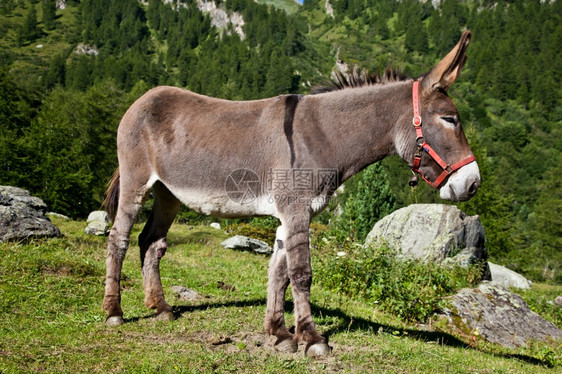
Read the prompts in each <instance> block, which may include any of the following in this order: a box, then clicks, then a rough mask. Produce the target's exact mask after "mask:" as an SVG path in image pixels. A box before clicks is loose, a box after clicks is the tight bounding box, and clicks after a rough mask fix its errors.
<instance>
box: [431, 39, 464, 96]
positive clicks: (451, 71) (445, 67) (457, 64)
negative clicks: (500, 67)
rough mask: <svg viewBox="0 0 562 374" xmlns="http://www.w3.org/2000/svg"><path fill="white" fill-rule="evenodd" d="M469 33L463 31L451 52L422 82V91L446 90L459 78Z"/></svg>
mask: <svg viewBox="0 0 562 374" xmlns="http://www.w3.org/2000/svg"><path fill="white" fill-rule="evenodd" d="M471 35H472V34H471V33H470V31H468V30H467V31H465V32H464V33H463V34H462V36H461V39H460V40H459V42H458V43H457V45H456V46H455V48H453V49H452V50H451V52H449V53H448V54H447V56H445V57H444V58H443V59H442V60H441V61H439V62H438V63H437V65H435V67H434V68H433V69H431V71H430V72H429V73H427V74H426V76H425V77H424V78H423V80H422V87H423V88H424V90H427V91H432V90H435V89H443V90H446V89H447V88H449V87H450V86H451V85H452V84H453V83H454V82H455V80H456V79H457V77H458V76H459V73H460V72H461V69H462V67H463V66H464V63H465V62H466V54H465V52H466V48H467V47H468V45H469V44H470V36H471Z"/></svg>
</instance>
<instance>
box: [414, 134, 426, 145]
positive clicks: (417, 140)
mask: <svg viewBox="0 0 562 374" xmlns="http://www.w3.org/2000/svg"><path fill="white" fill-rule="evenodd" d="M424 143H425V139H424V137H423V136H420V137H419V138H416V145H417V146H418V147H419V148H421V147H422V146H423V145H424Z"/></svg>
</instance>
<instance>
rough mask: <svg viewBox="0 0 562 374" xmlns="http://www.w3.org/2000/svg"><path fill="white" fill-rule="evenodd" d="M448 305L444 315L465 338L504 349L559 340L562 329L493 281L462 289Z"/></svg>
mask: <svg viewBox="0 0 562 374" xmlns="http://www.w3.org/2000/svg"><path fill="white" fill-rule="evenodd" d="M448 302H449V307H448V308H446V309H445V310H444V313H445V314H444V316H445V317H446V318H447V319H448V321H449V323H450V325H451V326H452V327H453V329H455V330H456V331H458V332H459V333H460V334H462V335H465V336H481V337H482V338H483V339H485V340H486V341H489V342H493V343H497V344H501V345H502V346H505V347H519V346H524V345H527V343H528V342H530V341H533V340H549V339H562V330H560V329H559V328H557V327H556V326H555V325H554V324H553V323H552V322H549V321H547V320H545V319H544V318H542V317H541V316H539V315H538V314H536V313H535V312H533V311H532V310H531V309H530V308H529V305H527V303H526V302H525V301H524V300H523V298H522V297H521V296H519V295H517V294H515V293H513V292H510V291H508V290H507V289H506V288H504V287H503V286H500V285H498V284H494V283H492V282H484V283H482V284H481V285H480V286H479V287H478V288H463V289H462V290H460V291H459V292H458V293H457V294H456V295H454V296H452V297H450V298H449V300H448Z"/></svg>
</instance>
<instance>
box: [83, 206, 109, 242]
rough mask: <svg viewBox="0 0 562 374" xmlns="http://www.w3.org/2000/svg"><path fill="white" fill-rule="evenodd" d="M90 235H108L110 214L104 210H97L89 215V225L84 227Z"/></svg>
mask: <svg viewBox="0 0 562 374" xmlns="http://www.w3.org/2000/svg"><path fill="white" fill-rule="evenodd" d="M84 231H85V232H86V234H88V235H98V236H101V235H108V234H109V215H108V214H107V212H104V211H103V210H96V211H93V212H91V213H90V214H89V215H88V226H87V227H86V228H85V229H84Z"/></svg>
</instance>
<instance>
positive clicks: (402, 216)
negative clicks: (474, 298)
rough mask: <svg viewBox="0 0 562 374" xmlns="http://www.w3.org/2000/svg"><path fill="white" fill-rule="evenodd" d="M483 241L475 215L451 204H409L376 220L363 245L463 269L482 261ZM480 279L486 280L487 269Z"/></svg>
mask: <svg viewBox="0 0 562 374" xmlns="http://www.w3.org/2000/svg"><path fill="white" fill-rule="evenodd" d="M485 240H486V239H485V236H484V228H483V227H482V224H481V223H480V219H479V217H478V216H468V215H466V213H464V212H462V211H461V210H459V208H457V207H456V206H454V205H443V204H413V205H410V206H408V207H405V208H402V209H398V210H397V211H395V212H394V213H392V214H389V215H388V216H386V217H384V218H383V219H381V220H380V221H378V222H377V223H376V224H375V226H374V227H373V229H372V230H371V232H370V233H369V235H367V239H366V240H365V245H369V246H380V245H387V246H389V247H390V248H391V249H394V250H395V251H396V252H397V253H398V256H399V257H402V258H406V259H415V260H421V261H424V262H435V263H438V264H444V265H447V264H458V265H460V266H463V267H466V266H468V265H470V264H474V263H477V262H479V261H481V260H486V258H487V253H486V248H485V246H484V242H485ZM483 278H484V279H489V271H488V269H487V267H486V268H485V269H484V272H483Z"/></svg>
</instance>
